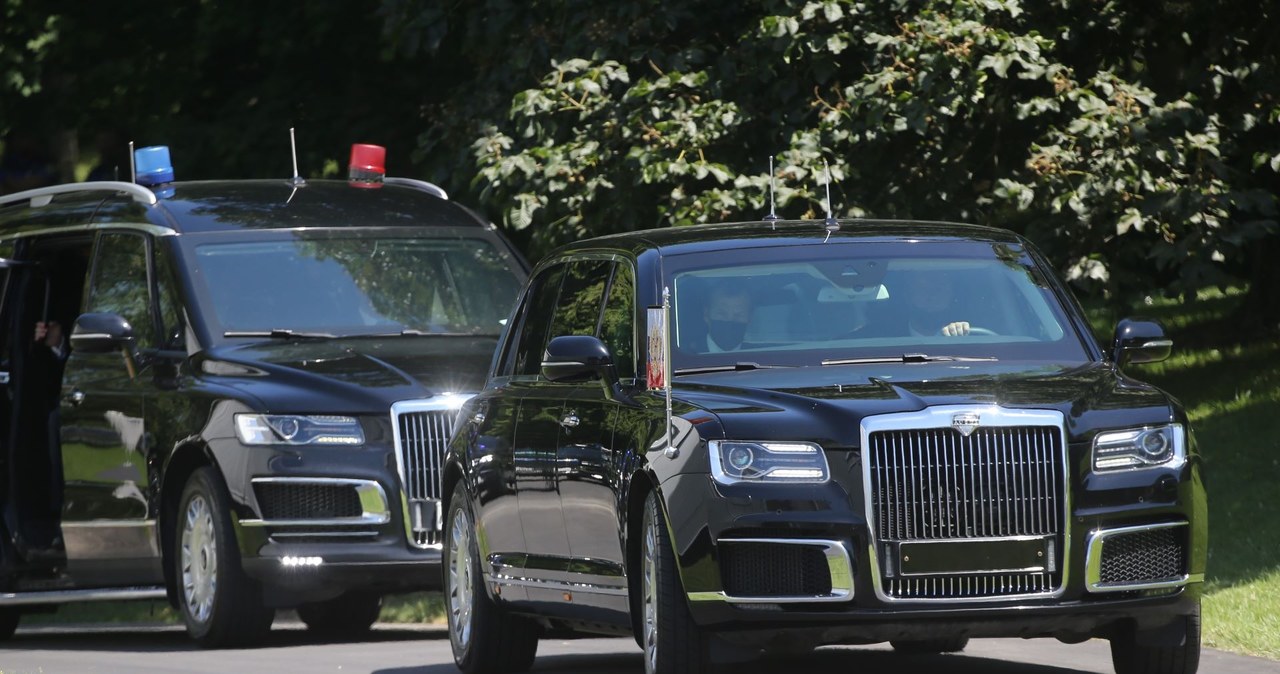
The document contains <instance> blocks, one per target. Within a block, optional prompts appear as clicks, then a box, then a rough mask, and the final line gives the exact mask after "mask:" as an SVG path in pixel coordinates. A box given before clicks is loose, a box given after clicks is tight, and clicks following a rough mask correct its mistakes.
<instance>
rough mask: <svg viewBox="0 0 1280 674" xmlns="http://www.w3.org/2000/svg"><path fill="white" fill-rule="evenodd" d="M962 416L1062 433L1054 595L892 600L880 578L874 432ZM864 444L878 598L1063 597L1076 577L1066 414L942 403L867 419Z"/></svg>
mask: <svg viewBox="0 0 1280 674" xmlns="http://www.w3.org/2000/svg"><path fill="white" fill-rule="evenodd" d="M957 414H978V415H980V416H981V420H982V421H981V426H982V427H1008V426H1054V427H1056V428H1057V429H1058V434H1059V439H1060V441H1061V442H1062V458H1061V465H1060V466H1059V469H1060V470H1061V471H1062V473H1061V479H1062V481H1063V483H1062V513H1061V515H1062V526H1063V530H1062V531H1060V532H1058V535H1061V536H1062V547H1063V550H1062V560H1063V563H1062V579H1061V581H1062V582H1061V584H1060V585H1059V586H1058V588H1057V589H1055V590H1054V591H1052V592H1032V593H1023V594H1010V595H1000V596H996V597H947V598H942V599H922V598H915V597H910V598H899V597H891V596H889V594H888V593H886V592H885V590H884V585H883V582H882V580H881V577H880V556H879V553H878V552H877V551H878V549H879V547H880V546H879V539H878V537H877V536H878V533H879V532H878V527H877V526H876V519H875V515H874V513H873V512H872V497H871V471H870V470H869V468H868V460H867V457H866V452H867V449H868V448H869V447H870V438H871V434H872V433H878V432H881V431H907V430H928V429H935V428H951V425H952V421H953V417H954V416H955V415H957ZM861 442H862V444H861V448H862V452H863V461H862V462H861V463H860V466H861V470H862V493H863V514H864V515H865V516H866V518H867V519H866V521H867V558H868V560H870V564H871V568H870V569H869V571H870V573H871V586H872V588H873V589H874V590H875V593H876V598H877V599H879V600H880V601H882V602H884V603H886V604H900V603H920V604H961V603H969V604H972V603H999V602H1011V601H1023V600H1026V599H1044V598H1057V597H1061V596H1062V595H1063V593H1064V592H1066V588H1067V586H1068V584H1069V581H1070V576H1071V534H1070V522H1071V489H1070V488H1069V485H1068V484H1067V483H1068V482H1069V478H1068V476H1069V475H1070V472H1069V464H1068V458H1067V455H1068V454H1069V453H1070V452H1069V451H1068V446H1067V431H1066V418H1065V417H1064V415H1063V414H1062V412H1059V411H1056V410H1031V409H1027V410H1024V409H1006V408H1003V407H1000V406H998V405H986V406H976V405H938V406H936V407H927V408H925V409H923V410H920V411H918V412H897V413H893V414H881V415H877V416H870V417H865V418H863V420H862V425H861ZM1052 486H1053V485H1046V488H1048V487H1052ZM948 540H964V539H948ZM966 573H967V572H966Z"/></svg>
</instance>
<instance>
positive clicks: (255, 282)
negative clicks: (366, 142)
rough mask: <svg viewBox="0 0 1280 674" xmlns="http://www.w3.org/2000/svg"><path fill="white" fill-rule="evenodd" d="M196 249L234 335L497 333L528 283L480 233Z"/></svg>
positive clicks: (224, 326)
mask: <svg viewBox="0 0 1280 674" xmlns="http://www.w3.org/2000/svg"><path fill="white" fill-rule="evenodd" d="M195 252H196V258H197V262H198V266H199V272H200V275H201V276H202V277H203V281H204V285H205V286H206V292H207V295H208V297H209V298H210V299H211V300H212V304H213V309H214V312H215V313H216V314H217V319H218V322H219V323H220V324H221V325H220V333H221V334H223V335H224V336H231V337H234V336H257V334H258V333H263V336H272V335H271V333H272V332H274V333H275V334H277V335H281V336H287V335H288V334H289V333H310V334H325V335H368V334H401V333H407V334H433V335H441V334H469V335H471V334H474V335H496V334H498V332H499V331H500V330H501V328H502V325H501V324H502V322H503V321H504V320H505V319H506V317H507V314H508V312H509V311H510V310H511V305H512V304H513V303H514V298H515V297H516V294H517V293H518V292H519V288H520V285H521V279H520V278H518V277H517V276H516V274H515V273H513V271H512V269H511V267H510V264H509V262H508V260H507V259H506V258H505V257H504V256H502V255H500V254H499V253H498V251H496V250H495V249H494V247H493V246H492V245H491V244H490V243H489V242H488V241H487V240H485V239H480V238H456V237H455V238H447V239H446V238H440V239H431V238H395V237H386V238H373V237H369V236H367V235H365V236H361V237H359V238H320V237H308V238H303V237H302V236H295V237H292V238H290V239H288V240H263V241H251V242H245V241H240V242H234V243H205V244H201V245H199V246H197V247H196V249H195ZM242 333H250V334H242Z"/></svg>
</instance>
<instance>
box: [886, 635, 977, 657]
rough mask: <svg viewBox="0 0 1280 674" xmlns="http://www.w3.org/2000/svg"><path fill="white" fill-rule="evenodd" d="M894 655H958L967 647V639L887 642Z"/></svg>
mask: <svg viewBox="0 0 1280 674" xmlns="http://www.w3.org/2000/svg"><path fill="white" fill-rule="evenodd" d="M889 645H891V646H893V650H894V652H895V653H902V654H903V655H937V654H938V653H959V652H960V651H963V650H964V647H965V646H968V645H969V638H968V637H954V638H951V639H899V640H893V641H890V642H889Z"/></svg>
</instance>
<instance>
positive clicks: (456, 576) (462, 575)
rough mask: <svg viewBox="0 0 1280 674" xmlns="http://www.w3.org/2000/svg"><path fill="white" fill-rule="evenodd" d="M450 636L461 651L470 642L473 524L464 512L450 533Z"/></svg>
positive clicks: (456, 515)
mask: <svg viewBox="0 0 1280 674" xmlns="http://www.w3.org/2000/svg"><path fill="white" fill-rule="evenodd" d="M449 557H450V559H449V617H450V620H449V636H450V637H451V638H452V639H453V643H454V644H455V645H456V646H457V647H458V650H459V651H465V650H466V649H467V646H468V645H470V643H471V615H472V611H473V608H474V606H473V601H472V600H473V592H472V588H473V585H472V580H473V579H472V577H471V573H472V571H471V569H472V564H471V562H472V560H471V522H470V520H469V519H468V518H467V514H466V512H465V511H463V510H458V511H455V512H454V517H453V527H452V529H451V530H450V532H449Z"/></svg>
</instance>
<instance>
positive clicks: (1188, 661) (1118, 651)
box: [1111, 606, 1200, 674]
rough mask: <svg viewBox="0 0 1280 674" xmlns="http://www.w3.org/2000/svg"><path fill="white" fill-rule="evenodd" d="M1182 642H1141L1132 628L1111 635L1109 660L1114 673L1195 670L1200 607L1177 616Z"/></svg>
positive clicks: (1174, 673) (1163, 673)
mask: <svg viewBox="0 0 1280 674" xmlns="http://www.w3.org/2000/svg"><path fill="white" fill-rule="evenodd" d="M1177 629H1178V630H1180V631H1181V632H1182V643H1181V644H1178V645H1176V646H1168V645H1163V644H1154V645H1153V644H1145V643H1140V642H1139V641H1138V640H1137V639H1136V638H1135V635H1134V634H1133V633H1132V632H1129V633H1127V634H1125V635H1123V636H1117V637H1112V639H1111V664H1112V666H1113V667H1115V669H1116V674H1195V672H1196V670H1197V669H1198V668H1199V667H1200V608H1199V607H1198V606H1197V607H1196V612H1195V613H1193V614H1191V615H1185V616H1179V617H1178V627H1177Z"/></svg>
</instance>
